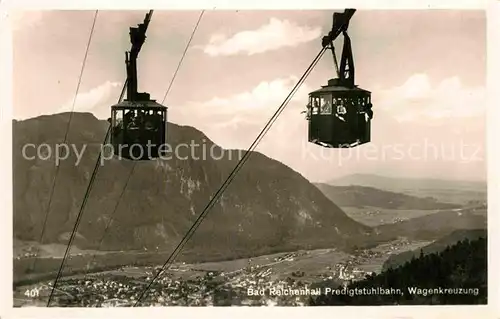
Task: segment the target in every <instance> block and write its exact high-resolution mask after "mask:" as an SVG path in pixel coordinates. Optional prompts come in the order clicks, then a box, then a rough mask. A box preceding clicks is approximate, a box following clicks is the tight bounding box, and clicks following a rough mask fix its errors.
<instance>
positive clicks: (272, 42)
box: [201, 18, 321, 56]
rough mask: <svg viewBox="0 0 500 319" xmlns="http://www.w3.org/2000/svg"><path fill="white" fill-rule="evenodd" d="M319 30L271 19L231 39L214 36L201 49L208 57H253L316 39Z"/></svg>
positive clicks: (319, 33) (223, 36) (319, 32)
mask: <svg viewBox="0 0 500 319" xmlns="http://www.w3.org/2000/svg"><path fill="white" fill-rule="evenodd" d="M320 35H321V28H319V27H317V28H310V27H301V26H298V25H295V24H293V23H291V22H290V21H288V20H279V19H276V18H271V20H270V21H269V23H268V24H266V25H263V26H261V27H260V28H258V29H256V30H247V31H242V32H239V33H236V34H235V35H233V36H232V37H229V38H228V37H227V36H226V35H224V34H215V35H213V36H212V37H211V39H210V41H209V43H208V44H207V45H206V46H203V47H201V48H202V49H203V50H204V52H205V53H207V54H208V55H210V56H220V55H222V56H228V55H235V54H239V53H246V54H247V55H253V54H257V53H263V52H266V51H271V50H277V49H279V48H282V47H287V46H288V47H294V46H297V45H299V44H301V43H305V42H309V41H311V40H314V39H317V38H318V37H319V36H320Z"/></svg>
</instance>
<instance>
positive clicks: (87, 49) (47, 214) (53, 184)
mask: <svg viewBox="0 0 500 319" xmlns="http://www.w3.org/2000/svg"><path fill="white" fill-rule="evenodd" d="M98 13H99V10H96V11H95V14H94V20H93V22H92V27H91V29H90V35H89V40H88V42H87V48H86V49H85V55H84V57H83V63H82V68H81V70H80V76H79V78H78V84H77V86H76V91H75V96H74V98H73V104H72V107H71V112H70V113H69V120H68V124H67V125H66V133H65V134H64V140H63V144H65V143H66V141H67V139H68V135H69V129H70V126H71V121H72V119H73V113H74V111H75V105H76V99H77V97H78V92H79V91H80V84H81V82H82V77H83V71H84V70H85V65H86V62H87V56H88V53H89V48H90V43H91V41H92V36H93V35H94V29H95V24H96V21H97V14H98ZM60 167H61V164H59V165H57V166H56V169H55V174H54V179H53V180H52V187H51V191H50V195H49V202H48V204H47V209H46V211H45V217H44V220H43V224H42V231H41V234H40V239H39V241H38V242H39V245H40V246H41V245H42V241H43V237H44V235H45V229H46V227H47V221H48V219H49V218H48V217H49V213H50V207H51V205H52V199H53V197H54V190H55V188H56V181H57V177H58V175H59V168H60ZM40 246H38V247H37V252H36V256H37V257H38V254H39V252H40ZM37 257H35V259H34V260H33V264H32V266H31V270H32V272H34V270H35V266H36V262H37V259H38V258H37Z"/></svg>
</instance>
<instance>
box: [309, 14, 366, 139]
mask: <svg viewBox="0 0 500 319" xmlns="http://www.w3.org/2000/svg"><path fill="white" fill-rule="evenodd" d="M355 11H356V10H354V9H346V10H345V12H344V13H338V12H336V13H334V14H333V27H332V31H330V32H329V34H328V35H327V36H325V37H323V39H322V45H323V47H324V48H329V49H330V50H331V51H332V54H333V60H334V63H335V70H336V71H337V78H334V79H330V80H329V81H328V84H327V85H325V86H323V87H322V88H320V89H318V90H316V91H313V92H311V93H309V103H308V105H307V111H306V112H307V119H308V121H309V142H311V143H314V144H317V145H320V146H323V147H329V148H346V147H355V146H358V145H361V144H364V143H368V142H370V123H371V119H372V117H373V111H372V110H371V108H372V104H371V92H369V91H367V90H363V89H361V88H359V87H358V86H357V85H355V82H354V59H353V55H352V48H351V40H350V38H349V36H348V34H347V28H348V26H349V20H350V19H351V17H352V15H353V14H354V12H355ZM341 33H342V35H343V36H344V47H343V49H342V57H341V61H340V70H339V68H338V65H337V58H336V55H335V48H334V46H333V41H335V39H336V38H337V37H338V36H339V35H340V34H341Z"/></svg>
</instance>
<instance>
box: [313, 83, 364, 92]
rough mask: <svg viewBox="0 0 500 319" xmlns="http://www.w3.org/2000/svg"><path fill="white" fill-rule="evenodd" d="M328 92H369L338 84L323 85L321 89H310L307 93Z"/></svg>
mask: <svg viewBox="0 0 500 319" xmlns="http://www.w3.org/2000/svg"><path fill="white" fill-rule="evenodd" d="M329 92H364V93H371V92H370V91H367V90H364V89H362V88H360V87H357V86H355V87H352V88H349V87H346V86H338V85H332V86H330V85H325V86H322V87H321V89H318V90H316V91H312V92H311V93H309V94H315V93H329Z"/></svg>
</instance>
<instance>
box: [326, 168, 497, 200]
mask: <svg viewBox="0 0 500 319" xmlns="http://www.w3.org/2000/svg"><path fill="white" fill-rule="evenodd" d="M323 184H328V185H332V186H353V185H356V186H365V187H372V188H377V189H380V190H386V191H392V192H399V193H404V194H407V195H412V196H416V197H424V198H425V197H431V198H435V199H437V200H438V201H441V202H444V203H453V204H460V205H463V204H466V203H467V202H469V201H484V202H485V201H486V199H487V183H486V181H460V180H456V181H454V180H441V179H432V178H403V177H401V178H400V177H386V176H379V175H374V174H352V175H347V176H343V177H340V178H337V179H334V180H331V181H329V182H327V183H323Z"/></svg>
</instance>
